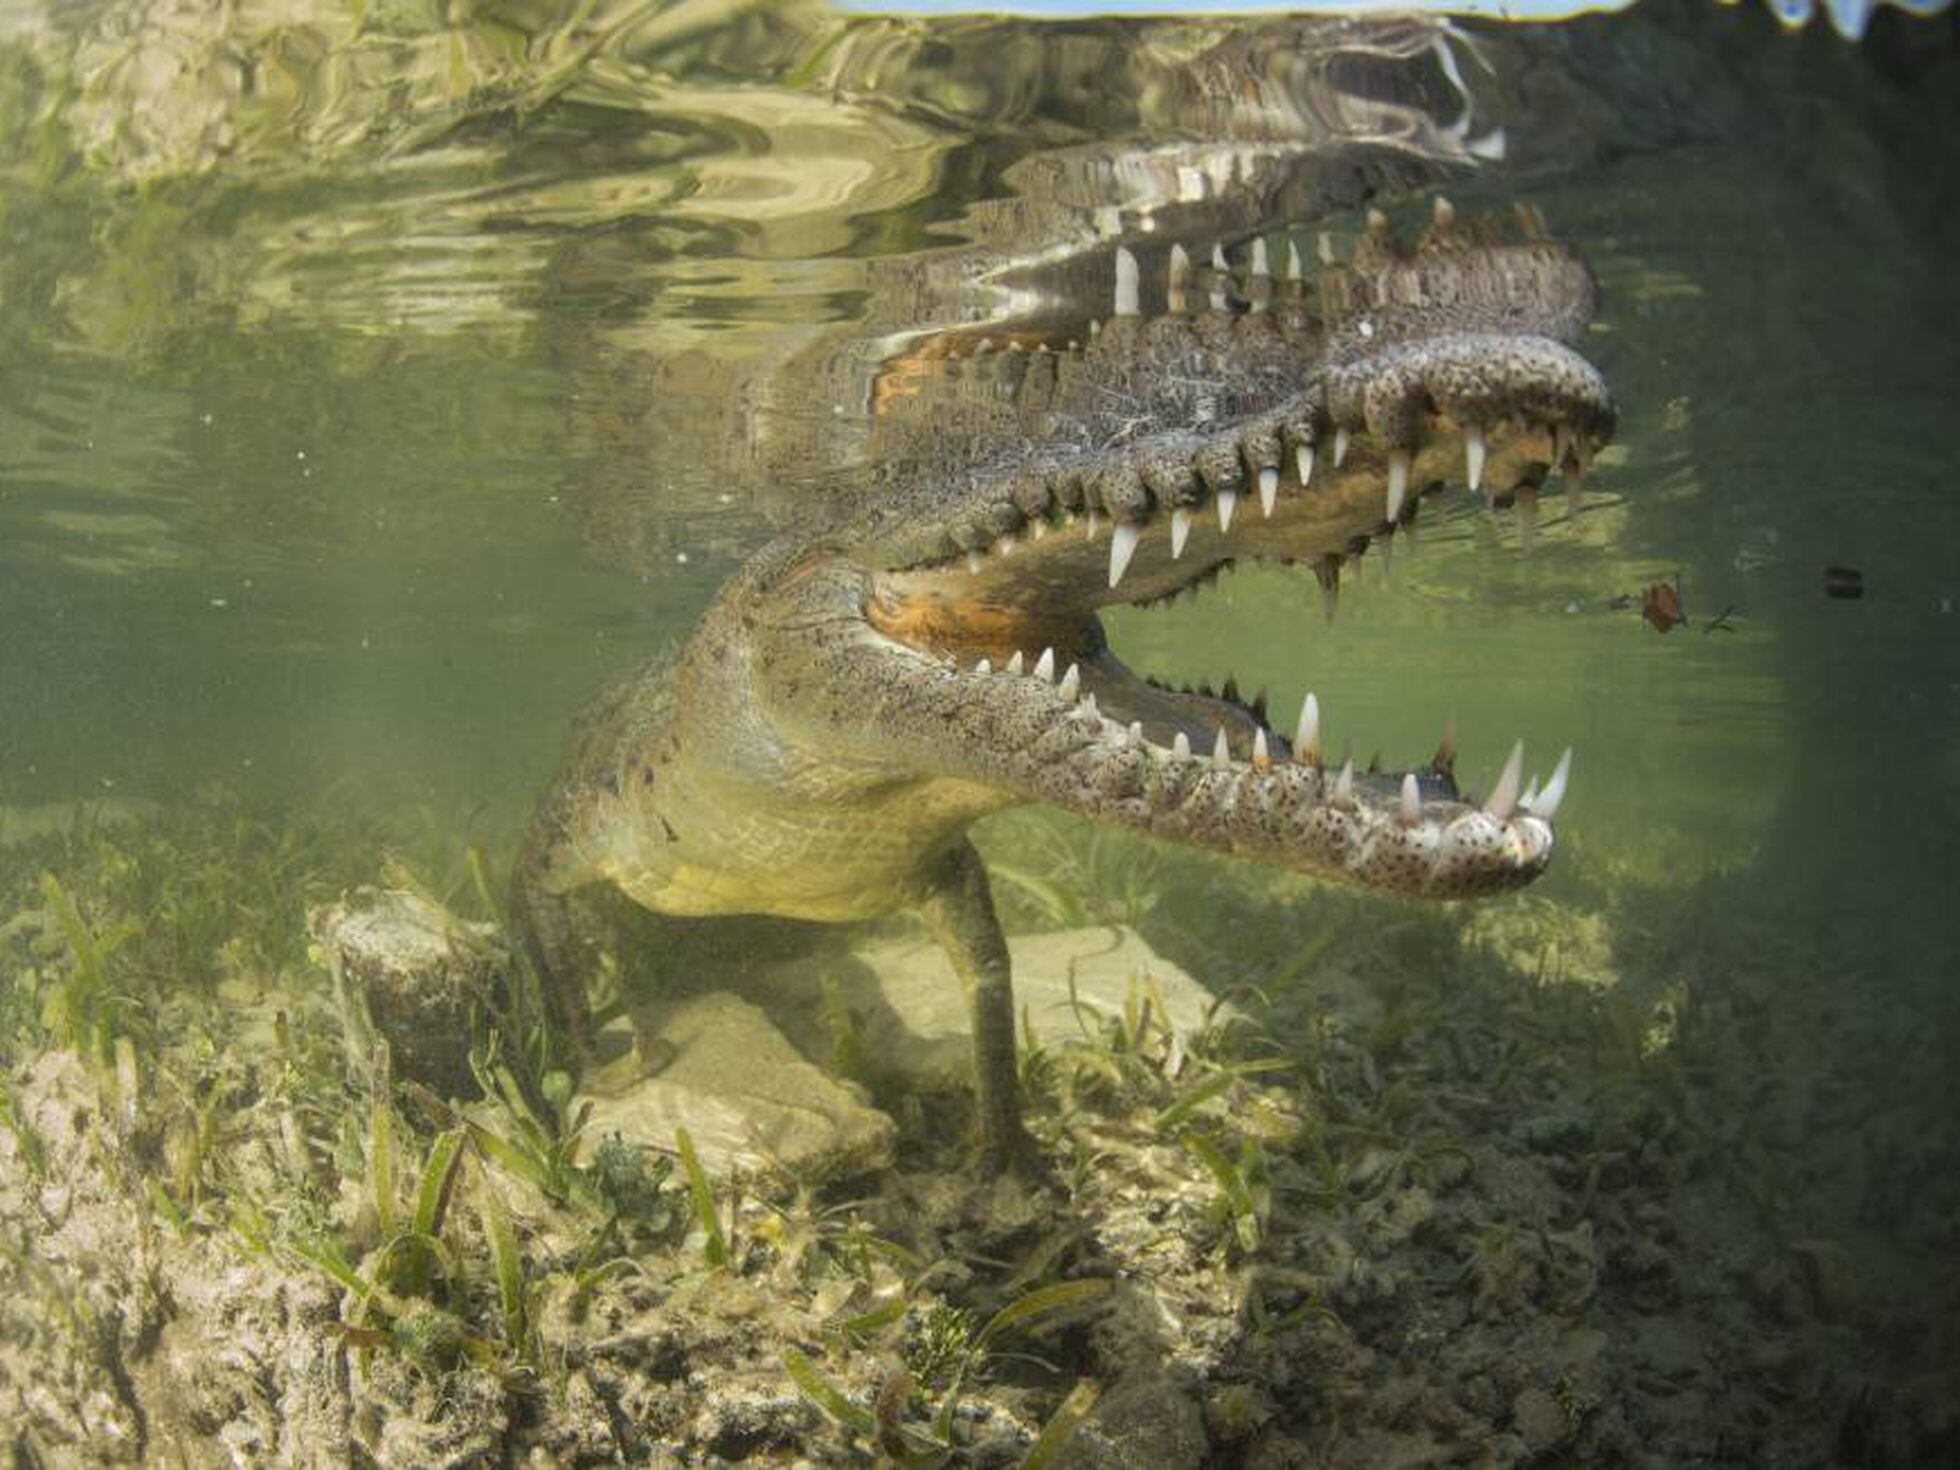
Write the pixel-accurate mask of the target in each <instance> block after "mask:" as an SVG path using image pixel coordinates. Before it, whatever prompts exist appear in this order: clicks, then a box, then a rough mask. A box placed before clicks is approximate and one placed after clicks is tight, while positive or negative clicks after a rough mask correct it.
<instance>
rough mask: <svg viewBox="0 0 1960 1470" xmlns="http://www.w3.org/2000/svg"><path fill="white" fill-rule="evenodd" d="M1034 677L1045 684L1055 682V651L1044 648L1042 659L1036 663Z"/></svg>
mask: <svg viewBox="0 0 1960 1470" xmlns="http://www.w3.org/2000/svg"><path fill="white" fill-rule="evenodd" d="M1034 676H1035V678H1037V679H1039V680H1041V682H1042V683H1044V684H1052V683H1054V682H1055V650H1054V649H1052V648H1044V649H1042V650H1041V657H1040V658H1038V659H1036V660H1035V661H1034Z"/></svg>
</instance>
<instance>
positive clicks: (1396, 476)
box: [1388, 449, 1413, 526]
mask: <svg viewBox="0 0 1960 1470" xmlns="http://www.w3.org/2000/svg"><path fill="white" fill-rule="evenodd" d="M1412 458H1413V456H1412V455H1410V453H1409V451H1408V450H1406V449H1391V450H1389V452H1388V523H1389V524H1390V525H1391V526H1392V525H1394V524H1395V523H1396V522H1397V521H1399V520H1401V519H1402V502H1403V501H1404V500H1405V499H1407V498H1408V494H1409V465H1410V462H1411V460H1412Z"/></svg>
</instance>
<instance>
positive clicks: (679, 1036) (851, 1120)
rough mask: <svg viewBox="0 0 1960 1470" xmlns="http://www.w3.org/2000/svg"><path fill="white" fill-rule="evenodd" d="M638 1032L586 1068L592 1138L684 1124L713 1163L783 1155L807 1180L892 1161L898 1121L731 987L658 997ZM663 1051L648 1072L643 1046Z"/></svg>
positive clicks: (766, 1162) (663, 1141)
mask: <svg viewBox="0 0 1960 1470" xmlns="http://www.w3.org/2000/svg"><path fill="white" fill-rule="evenodd" d="M636 1042H637V1044H636V1045H635V1046H634V1047H633V1048H632V1049H631V1050H629V1051H628V1053H627V1054H626V1055H625V1056H624V1057H622V1058H621V1059H620V1060H619V1061H617V1062H615V1063H613V1064H612V1066H611V1067H609V1068H607V1069H605V1070H603V1071H601V1072H600V1073H598V1074H597V1075H595V1076H593V1077H590V1078H588V1079H587V1080H588V1083H589V1084H590V1085H591V1087H592V1090H591V1091H590V1092H588V1093H587V1094H586V1095H585V1097H584V1098H583V1099H582V1100H581V1101H589V1102H590V1104H591V1109H592V1111H591V1116H590V1117H589V1119H588V1120H587V1123H586V1128H585V1133H584V1135H583V1137H584V1139H585V1140H586V1141H587V1147H588V1148H591V1147H596V1146H597V1144H598V1142H599V1141H600V1140H602V1139H605V1138H609V1137H611V1136H613V1135H614V1134H618V1135H619V1136H621V1137H623V1138H625V1139H627V1140H628V1141H629V1142H637V1143H653V1144H658V1145H660V1146H662V1147H666V1146H671V1144H672V1143H673V1140H674V1134H675V1131H676V1130H677V1129H680V1128H685V1129H687V1131H688V1134H689V1136H690V1137H691V1138H692V1139H693V1140H694V1146H695V1148H696V1149H697V1150H698V1151H699V1153H700V1155H701V1158H702V1160H703V1162H704V1163H705V1164H706V1165H707V1166H708V1168H709V1169H710V1170H712V1171H717V1172H719V1171H722V1170H726V1169H730V1168H740V1169H743V1170H746V1171H754V1170H757V1169H761V1168H765V1167H769V1166H775V1167H779V1168H781V1169H783V1170H785V1171H786V1172H788V1173H790V1174H791V1175H793V1176H795V1177H797V1178H799V1179H806V1180H814V1179H824V1178H833V1177H836V1176H838V1175H841V1174H850V1173H857V1172H860V1171H863V1170H867V1169H880V1168H884V1167H885V1166H886V1165H888V1164H890V1162H891V1156H892V1141H893V1139H894V1138H895V1137H896V1134H897V1128H896V1126H895V1125H894V1124H893V1122H892V1120H891V1119H890V1118H888V1117H886V1116H885V1115H884V1114H883V1113H881V1112H879V1111H877V1110H876V1109H875V1108H873V1107H871V1106H870V1105H869V1104H867V1103H866V1102H865V1101H864V1100H863V1098H862V1096H861V1095H860V1094H859V1093H858V1091H857V1090H856V1089H855V1088H854V1087H852V1086H851V1085H850V1084H849V1083H847V1082H840V1081H837V1080H836V1079H834V1078H832V1077H830V1076H829V1075H828V1074H826V1073H825V1072H824V1071H823V1070H822V1069H821V1068H819V1067H817V1066H815V1065H813V1064H812V1063H810V1062H808V1061H806V1060H805V1059H804V1058H803V1057H802V1056H801V1055H800V1054H799V1053H798V1052H797V1050H796V1048H795V1047H793V1046H791V1045H790V1043H789V1040H788V1038H787V1037H785V1036H784V1035H783V1033H782V1032H781V1031H779V1030H777V1029H776V1027H775V1025H774V1024H773V1023H772V1022H771V1021H770V1019H769V1017H767V1016H766V1015H764V1014H763V1013H762V1011H761V1010H759V1009H758V1008H757V1007H755V1006H753V1005H751V1004H749V1002H747V1001H745V1000H743V999H741V998H740V997H739V996H734V995H730V994H728V993H726V992H725V991H714V992H711V993H709V994H707V995H699V996H692V997H689V998H688V999H685V1000H681V1001H677V1002H673V1003H670V1004H665V1005H661V1006H659V1007H658V1008H657V1009H655V1010H654V1011H653V1012H652V1013H651V1014H650V1015H649V1016H648V1017H647V1018H646V1021H645V1024H644V1025H643V1027H642V1028H641V1030H640V1032H639V1035H638V1037H637V1038H636ZM663 1056H664V1057H665V1058H667V1060H666V1061H665V1064H664V1065H660V1066H659V1069H658V1070H657V1071H655V1072H653V1073H652V1075H643V1073H644V1072H645V1069H646V1066H647V1062H646V1060H645V1059H646V1058H655V1059H656V1064H657V1059H658V1058H660V1057H663Z"/></svg>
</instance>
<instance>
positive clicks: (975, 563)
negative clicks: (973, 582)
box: [966, 551, 982, 575]
mask: <svg viewBox="0 0 1960 1470" xmlns="http://www.w3.org/2000/svg"><path fill="white" fill-rule="evenodd" d="M981 565H982V562H981V557H980V553H979V552H977V551H969V552H968V553H967V554H966V569H967V570H968V571H969V572H972V573H974V574H976V575H978V573H979V571H980V568H981Z"/></svg>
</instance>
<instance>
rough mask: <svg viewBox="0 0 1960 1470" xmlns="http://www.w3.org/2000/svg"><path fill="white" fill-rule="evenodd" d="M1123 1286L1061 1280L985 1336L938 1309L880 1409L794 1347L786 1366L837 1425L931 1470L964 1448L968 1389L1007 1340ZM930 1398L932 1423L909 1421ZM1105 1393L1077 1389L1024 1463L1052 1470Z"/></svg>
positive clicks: (1019, 1300) (1032, 1294)
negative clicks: (915, 1405)
mask: <svg viewBox="0 0 1960 1470" xmlns="http://www.w3.org/2000/svg"><path fill="white" fill-rule="evenodd" d="M1114 1285H1115V1283H1114V1282H1113V1281H1110V1280H1107V1279H1105V1278H1100V1277H1093V1278H1083V1279H1080V1280H1073V1281H1058V1282H1054V1283H1051V1284H1050V1285H1047V1286H1043V1287H1038V1288H1036V1289H1035V1290H1032V1291H1029V1292H1027V1293H1025V1294H1023V1295H1021V1296H1019V1297H1016V1298H1015V1299H1014V1300H1013V1301H1011V1302H1009V1303H1008V1304H1007V1305H1006V1306H1004V1307H1002V1308H1001V1309H1000V1310H999V1311H997V1312H995V1313H994V1314H993V1316H991V1317H989V1318H988V1319H987V1321H986V1323H985V1325H983V1326H981V1327H980V1328H979V1329H978V1330H975V1328H974V1327H973V1317H972V1315H971V1314H970V1313H968V1312H966V1311H965V1310H964V1309H961V1308H958V1307H952V1306H948V1305H946V1304H944V1303H934V1304H932V1305H931V1306H929V1307H928V1309H927V1310H926V1312H925V1313H924V1314H923V1315H922V1317H921V1319H920V1320H921V1329H922V1330H921V1333H920V1335H919V1338H918V1339H917V1342H918V1346H917V1347H915V1349H914V1350H913V1351H912V1352H910V1353H908V1355H907V1371H906V1372H904V1373H902V1374H898V1375H887V1377H886V1378H885V1380H884V1381H883V1384H882V1386H881V1389H880V1392H879V1395H878V1403H877V1405H876V1410H875V1411H874V1410H873V1409H871V1408H866V1407H865V1406H864V1405H862V1404H860V1403H858V1402H856V1401H855V1400H854V1399H852V1398H851V1397H850V1396H849V1395H848V1394H846V1393H845V1392H844V1391H843V1390H842V1389H841V1388H839V1387H838V1386H837V1385H836V1384H835V1383H834V1382H832V1381H831V1379H830V1378H828V1377H827V1376H826V1375H825V1374H824V1373H823V1371H822V1370H821V1369H820V1368H818V1367H817V1365H816V1364H815V1363H814V1362H812V1361H811V1360H810V1358H809V1357H808V1356H807V1355H805V1354H804V1353H803V1352H802V1351H801V1350H799V1349H797V1348H796V1347H794V1346H789V1347H785V1348H784V1350H783V1354H782V1357H783V1367H784V1370H785V1371H786V1372H787V1373H788V1374H789V1376H790V1380H791V1381H792V1382H793V1383H794V1384H795V1385H796V1387H797V1389H798V1391H799V1392H801V1393H802V1394H803V1396H804V1397H805V1398H807V1399H809V1400H810V1402H811V1403H813V1404H815V1405H816V1406H817V1407H818V1408H819V1409H821V1410H823V1412H824V1413H825V1414H827V1415H829V1416H830V1417H831V1418H832V1419H833V1420H835V1421H836V1422H837V1423H839V1424H841V1425H843V1426H844V1427H845V1428H847V1429H850V1430H852V1431H854V1432H856V1433H858V1434H862V1435H865V1436H875V1437H876V1438H877V1440H878V1443H879V1445H880V1448H881V1449H883V1450H884V1452H885V1453H886V1455H887V1456H889V1457H890V1458H892V1459H893V1460H894V1461H896V1462H897V1463H899V1464H901V1465H905V1466H908V1467H917V1470H928V1467H937V1466H941V1465H944V1464H946V1463H947V1462H948V1460H949V1459H950V1457H952V1456H953V1455H954V1454H956V1453H957V1452H958V1451H959V1450H960V1448H961V1447H962V1445H961V1439H960V1436H959V1431H958V1429H957V1424H958V1417H959V1408H960V1403H961V1400H962V1395H963V1394H964V1392H965V1390H966V1388H967V1386H968V1384H969V1383H970V1382H971V1381H972V1379H973V1378H974V1377H976V1376H977V1375H978V1374H979V1373H980V1372H981V1371H982V1369H983V1368H984V1365H985V1363H986V1361H987V1359H988V1357H989V1356H990V1354H992V1353H993V1352H994V1351H995V1344H996V1343H997V1342H998V1340H999V1339H1000V1338H1001V1337H1003V1336H1004V1335H1006V1334H1008V1333H1010V1332H1013V1331H1017V1330H1025V1329H1026V1328H1029V1327H1032V1326H1033V1325H1034V1324H1035V1323H1036V1322H1038V1321H1040V1320H1041V1319H1043V1318H1046V1317H1051V1316H1054V1315H1055V1314H1057V1313H1061V1312H1063V1311H1066V1310H1068V1309H1070V1308H1075V1307H1080V1306H1084V1305H1086V1304H1088V1303H1090V1302H1092V1301H1095V1300H1097V1299H1099V1298H1101V1297H1102V1296H1104V1295H1106V1294H1107V1293H1108V1292H1109V1291H1110V1289H1111V1288H1112V1287H1113V1286H1114ZM921 1393H924V1395H925V1397H924V1403H923V1405H922V1406H921V1407H923V1409H924V1410H925V1413H924V1419H925V1423H924V1424H914V1423H911V1422H908V1421H907V1420H906V1419H905V1418H904V1410H905V1408H906V1407H907V1404H908V1401H911V1400H916V1399H917V1398H918V1397H919V1396H920V1394H921ZM1096 1395H1097V1388H1096V1386H1095V1385H1093V1384H1084V1383H1077V1384H1076V1385H1075V1386H1074V1388H1073V1389H1072V1390H1071V1391H1070V1393H1069V1394H1068V1395H1067V1396H1066V1397H1065V1398H1064V1399H1063V1401H1062V1403H1061V1405H1060V1406H1058V1407H1057V1409H1056V1410H1055V1411H1054V1413H1053V1414H1052V1415H1051V1416H1050V1418H1049V1419H1048V1421H1047V1423H1046V1425H1045V1426H1044V1427H1043V1429H1042V1431H1041V1433H1040V1434H1039V1435H1038V1436H1037V1438H1036V1440H1035V1444H1034V1447H1033V1448H1032V1449H1031V1450H1030V1452H1029V1456H1030V1457H1029V1458H1028V1459H1024V1460H1023V1461H1022V1464H1023V1465H1024V1466H1026V1465H1037V1466H1038V1465H1045V1464H1047V1463H1049V1462H1050V1461H1051V1460H1052V1458H1053V1457H1054V1455H1055V1454H1057V1453H1058V1452H1059V1450H1060V1448H1061V1446H1062V1444H1064V1443H1066V1441H1067V1440H1068V1439H1069V1438H1070V1437H1071V1436H1073V1434H1074V1433H1075V1431H1076V1430H1077V1429H1078V1428H1080V1426H1081V1424H1082V1423H1083V1421H1084V1420H1085V1419H1086V1418H1087V1417H1088V1414H1089V1411H1090V1410H1091V1409H1092V1408H1093V1407H1094V1404H1095V1399H1096Z"/></svg>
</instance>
